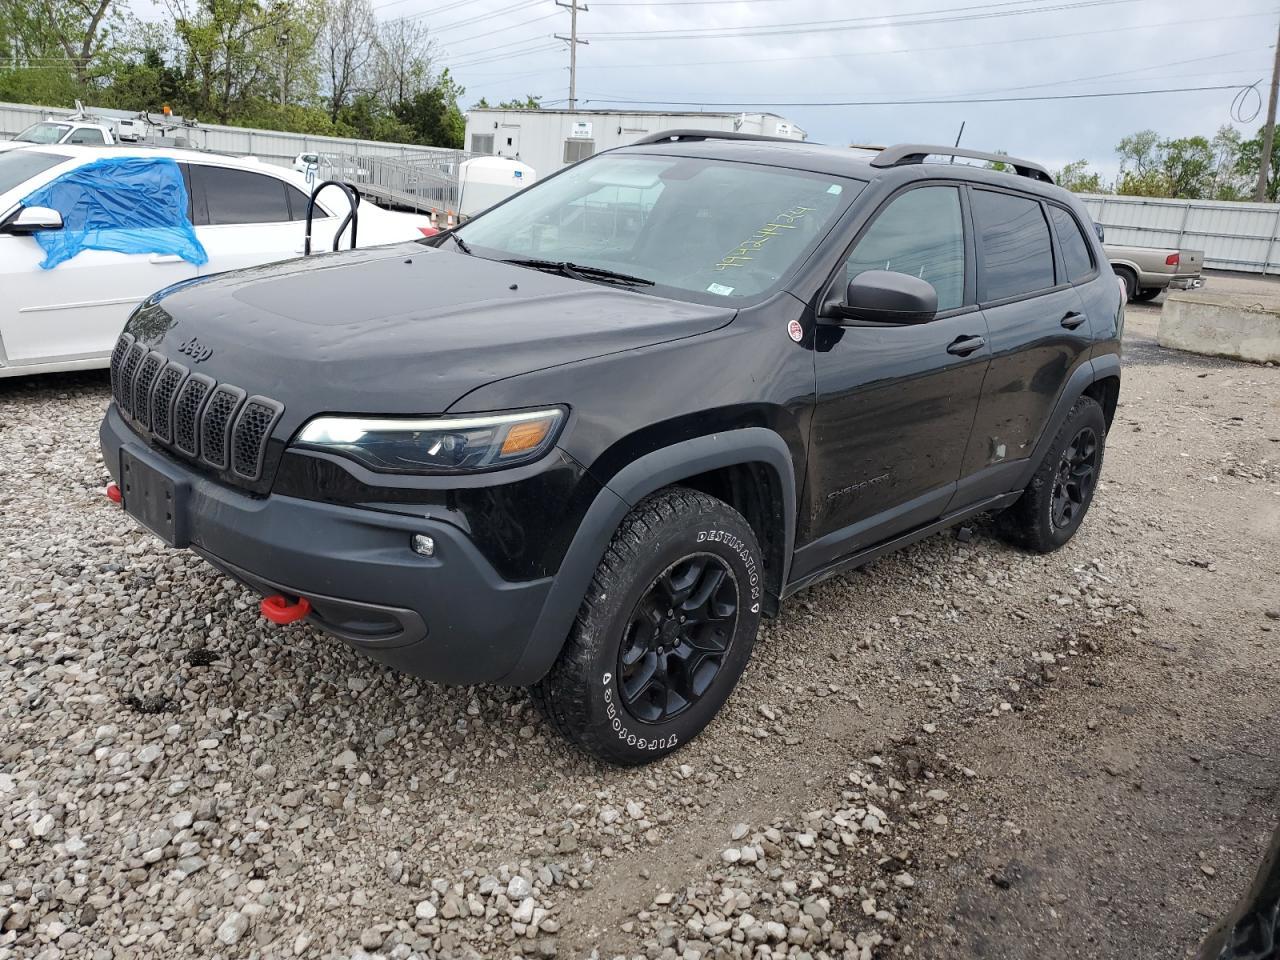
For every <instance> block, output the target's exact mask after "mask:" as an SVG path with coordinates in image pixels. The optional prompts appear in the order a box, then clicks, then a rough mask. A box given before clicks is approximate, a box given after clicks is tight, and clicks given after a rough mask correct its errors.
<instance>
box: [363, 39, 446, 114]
mask: <svg viewBox="0 0 1280 960" xmlns="http://www.w3.org/2000/svg"><path fill="white" fill-rule="evenodd" d="M435 57H436V42H435V40H434V39H432V37H431V36H430V34H429V32H428V30H427V28H426V26H425V25H423V24H422V22H421V21H419V20H407V19H405V18H403V17H400V18H397V19H394V20H385V21H383V22H382V23H381V24H379V26H378V30H377V36H376V37H375V39H374V49H373V64H372V74H373V77H372V86H373V89H374V90H375V91H376V92H377V95H378V97H379V99H380V100H381V101H382V104H383V106H385V107H386V108H387V109H388V110H389V109H391V108H392V107H393V106H394V105H395V104H397V103H403V102H404V101H406V100H412V99H413V98H414V97H416V96H417V95H418V94H420V93H422V91H424V90H426V89H427V88H428V87H430V86H431V83H432V77H431V67H432V64H433V63H434V62H435Z"/></svg>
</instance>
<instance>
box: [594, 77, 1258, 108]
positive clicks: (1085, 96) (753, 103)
mask: <svg viewBox="0 0 1280 960" xmlns="http://www.w3.org/2000/svg"><path fill="white" fill-rule="evenodd" d="M1239 88H1240V84H1238V83H1226V84H1216V85H1212V86H1203V87H1164V88H1160V89H1155V90H1111V91H1107V92H1102V93H1046V94H1040V95H1037V96H1031V97H946V98H937V99H912V100H787V101H782V100H775V101H763V100H722V101H712V100H631V99H625V98H622V97H591V98H589V99H584V100H583V102H584V103H636V104H659V105H662V106H667V107H903V106H911V105H914V104H921V105H927V104H935V105H936V104H949V103H1030V102H1035V101H1044V100H1095V99H1100V98H1103V97H1144V96H1150V95H1153V94H1159V93H1199V92H1201V91H1205V90H1237V89H1239Z"/></svg>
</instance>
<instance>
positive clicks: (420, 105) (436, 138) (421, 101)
mask: <svg viewBox="0 0 1280 960" xmlns="http://www.w3.org/2000/svg"><path fill="white" fill-rule="evenodd" d="M465 92H466V91H465V90H464V89H463V88H462V87H460V86H458V84H456V83H455V82H454V81H453V78H452V77H450V76H449V71H448V69H446V70H445V71H444V72H443V73H442V74H440V78H439V80H437V81H436V84H435V86H433V87H432V88H430V89H429V90H424V91H422V92H421V93H419V94H417V95H416V96H414V97H413V98H412V99H410V100H406V101H403V102H401V103H398V104H396V105H395V107H393V108H392V110H393V112H394V113H395V115H396V118H397V119H398V120H400V122H402V123H404V124H406V125H407V126H408V127H409V128H410V129H412V131H413V135H414V141H413V142H415V143H431V144H435V145H436V146H440V147H453V148H454V149H455V150H461V149H462V144H463V140H464V137H465V131H466V125H467V120H466V117H464V116H463V114H462V111H461V110H460V109H459V108H458V98H459V97H461V96H462V94H463V93H465Z"/></svg>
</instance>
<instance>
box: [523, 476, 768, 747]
mask: <svg viewBox="0 0 1280 960" xmlns="http://www.w3.org/2000/svg"><path fill="white" fill-rule="evenodd" d="M763 589H764V577H763V561H762V559H761V554H760V546H759V544H758V543H757V542H756V537H755V534H754V533H753V532H752V530H751V527H750V526H749V525H748V524H747V522H746V521H745V520H744V519H743V518H742V516H741V515H740V514H739V513H738V512H737V511H736V510H734V509H733V508H731V507H730V506H728V505H727V504H725V503H723V502H722V501H720V500H717V499H715V498H714V497H711V496H708V495H706V494H704V493H699V492H697V491H694V490H689V489H685V488H681V487H674V488H670V489H668V490H664V491H661V492H659V493H657V494H654V495H652V496H650V497H648V498H646V499H645V500H643V501H641V502H640V503H639V504H637V505H636V507H635V509H633V510H632V511H631V512H630V513H629V514H627V516H626V518H625V519H624V520H623V522H622V525H621V526H620V527H619V528H618V531H617V532H616V533H615V534H614V536H613V540H612V542H611V543H610V544H609V549H608V550H607V551H606V552H605V555H604V559H603V560H601V561H600V566H599V567H598V568H597V570H596V573H595V577H594V578H593V579H592V581H591V586H590V588H589V589H588V591H587V596H586V597H585V599H584V600H583V602H582V607H581V609H580V610H579V612H578V618H577V621H576V622H575V623H574V627H573V631H572V633H571V634H570V636H569V640H568V642H567V643H566V644H565V647H564V650H562V651H561V653H560V657H559V659H557V660H556V663H555V665H554V666H553V667H552V668H551V671H550V672H549V673H548V674H547V676H546V677H544V678H543V679H542V680H541V681H539V683H538V684H537V685H536V686H535V687H534V689H533V699H534V702H535V703H536V704H537V705H538V707H539V709H540V710H541V711H542V713H543V714H544V715H545V716H546V717H547V720H548V721H549V722H550V723H551V725H552V726H553V727H555V728H556V730H557V731H558V732H559V733H560V734H561V735H562V736H564V737H565V738H566V739H568V740H569V741H571V742H572V743H574V744H576V745H577V746H579V747H580V748H582V749H583V750H585V751H586V752H587V753H590V754H592V755H593V756H595V757H598V758H600V759H601V760H606V761H608V762H610V763H616V764H620V765H625V766H636V765H639V764H644V763H651V762H652V761H654V760H657V759H658V758H660V757H663V756H665V755H667V754H668V753H671V752H672V751H673V750H676V749H678V748H679V747H681V746H683V745H684V744H686V743H688V742H689V741H690V740H692V739H693V738H694V737H696V736H697V735H698V734H699V733H701V732H702V730H703V729H704V728H705V727H706V726H707V724H709V723H710V722H711V720H712V719H713V718H714V717H715V715H716V714H717V713H718V712H719V710H720V708H721V707H722V706H723V705H724V702H725V701H726V700H727V699H728V698H729V694H730V693H731V692H732V691H733V688H734V687H735V686H736V685H737V682H738V678H739V677H741V676H742V672H743V670H744V669H745V668H746V665H747V661H748V660H749V659H750V657H751V648H752V646H753V645H754V643H755V639H756V632H757V631H758V629H759V626H760V610H761V605H762V601H763Z"/></svg>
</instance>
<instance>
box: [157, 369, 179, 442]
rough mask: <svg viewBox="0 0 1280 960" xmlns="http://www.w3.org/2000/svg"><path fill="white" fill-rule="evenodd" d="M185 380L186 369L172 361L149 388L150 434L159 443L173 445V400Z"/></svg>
mask: <svg viewBox="0 0 1280 960" xmlns="http://www.w3.org/2000/svg"><path fill="white" fill-rule="evenodd" d="M185 379H187V368H186V367H184V366H183V365H182V364H180V363H174V362H173V361H172V360H171V361H169V364H168V365H167V366H166V367H165V368H164V369H163V370H161V371H160V376H158V377H156V385H155V386H154V387H152V388H151V432H152V433H153V434H155V437H156V439H157V440H159V441H160V442H161V443H173V398H174V396H176V395H177V393H178V387H180V386H181V385H182V381H183V380H185Z"/></svg>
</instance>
